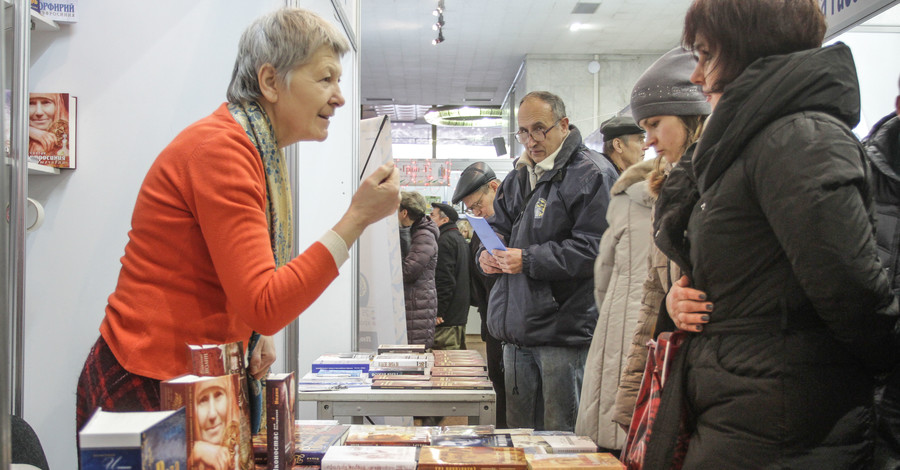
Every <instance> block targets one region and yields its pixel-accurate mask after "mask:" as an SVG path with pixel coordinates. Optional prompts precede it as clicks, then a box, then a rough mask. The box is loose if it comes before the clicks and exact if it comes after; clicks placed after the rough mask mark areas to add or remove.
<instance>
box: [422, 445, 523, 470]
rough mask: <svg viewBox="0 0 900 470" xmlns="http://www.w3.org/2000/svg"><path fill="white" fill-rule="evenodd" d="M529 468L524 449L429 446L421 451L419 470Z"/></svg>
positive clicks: (519, 469) (515, 469) (520, 469)
mask: <svg viewBox="0 0 900 470" xmlns="http://www.w3.org/2000/svg"><path fill="white" fill-rule="evenodd" d="M526 468H528V464H527V462H526V461H525V454H524V453H523V452H522V449H516V448H515V447H443V446H427V447H422V449H421V450H420V451H419V470H439V469H457V470H461V469H466V470H471V469H494V470H524V469H526Z"/></svg>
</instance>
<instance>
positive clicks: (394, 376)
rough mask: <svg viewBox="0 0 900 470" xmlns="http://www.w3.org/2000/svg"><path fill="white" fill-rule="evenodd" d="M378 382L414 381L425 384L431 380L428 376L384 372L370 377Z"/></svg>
mask: <svg viewBox="0 0 900 470" xmlns="http://www.w3.org/2000/svg"><path fill="white" fill-rule="evenodd" d="M378 380H400V381H408V380H412V381H416V382H423V381H424V382H427V381H429V380H431V376H430V375H425V374H409V373H403V372H385V373H377V374H374V375H372V381H373V382H375V381H378Z"/></svg>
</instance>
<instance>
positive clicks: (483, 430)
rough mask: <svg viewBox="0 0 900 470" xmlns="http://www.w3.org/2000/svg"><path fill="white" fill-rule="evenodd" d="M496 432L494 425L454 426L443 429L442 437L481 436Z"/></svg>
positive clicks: (443, 427)
mask: <svg viewBox="0 0 900 470" xmlns="http://www.w3.org/2000/svg"><path fill="white" fill-rule="evenodd" d="M495 432H496V431H495V430H494V425H493V424H453V425H449V426H442V427H441V435H442V436H447V435H454V436H480V435H483V434H494V433H495Z"/></svg>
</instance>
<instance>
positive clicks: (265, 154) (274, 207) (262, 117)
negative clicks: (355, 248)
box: [228, 102, 294, 434]
mask: <svg viewBox="0 0 900 470" xmlns="http://www.w3.org/2000/svg"><path fill="white" fill-rule="evenodd" d="M228 111H229V112H230V113H231V115H232V116H234V119H235V121H237V122H238V123H239V124H240V125H241V127H243V128H244V131H245V132H246V133H247V137H249V138H250V142H252V143H253V146H254V147H256V150H257V151H258V152H259V155H260V157H261V158H262V162H263V167H265V169H266V221H267V222H268V223H269V241H270V243H271V245H272V255H273V256H274V257H275V268H276V269H278V268H280V267H282V266H284V265H285V264H286V263H287V262H288V261H290V260H291V258H292V257H293V241H294V225H293V221H292V219H293V217H292V214H291V193H290V190H289V185H290V183H289V180H288V174H287V164H286V163H285V161H284V152H282V151H281V149H279V148H278V143H277V142H276V141H275V130H274V129H273V128H272V122H271V121H269V116H267V115H266V112H265V111H264V110H263V109H262V108H261V107H260V106H259V104H257V103H254V102H250V103H245V104H241V105H236V104H232V103H229V104H228ZM258 341H259V333H257V332H255V331H254V332H253V334H251V335H250V339H249V340H248V341H247V358H248V361H249V358H250V356H251V355H252V354H253V350H254V349H255V348H256V344H257V342H258ZM248 364H249V362H248ZM247 382H248V386H249V389H250V390H249V393H250V397H249V398H250V431H251V433H253V434H257V433H259V432H261V431H262V430H263V429H265V427H264V423H265V417H264V415H265V393H263V391H264V390H265V385H264V383H265V379H263V380H257V379H254V378H253V376H251V375H250V373H249V371H248V373H247Z"/></svg>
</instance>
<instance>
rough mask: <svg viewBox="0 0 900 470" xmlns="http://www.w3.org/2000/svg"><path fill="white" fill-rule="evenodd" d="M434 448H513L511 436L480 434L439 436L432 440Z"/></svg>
mask: <svg viewBox="0 0 900 470" xmlns="http://www.w3.org/2000/svg"><path fill="white" fill-rule="evenodd" d="M431 445H433V446H453V447H513V440H512V436H510V435H509V434H480V435H475V436H466V435H459V434H439V435H437V436H433V437H432V438H431Z"/></svg>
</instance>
